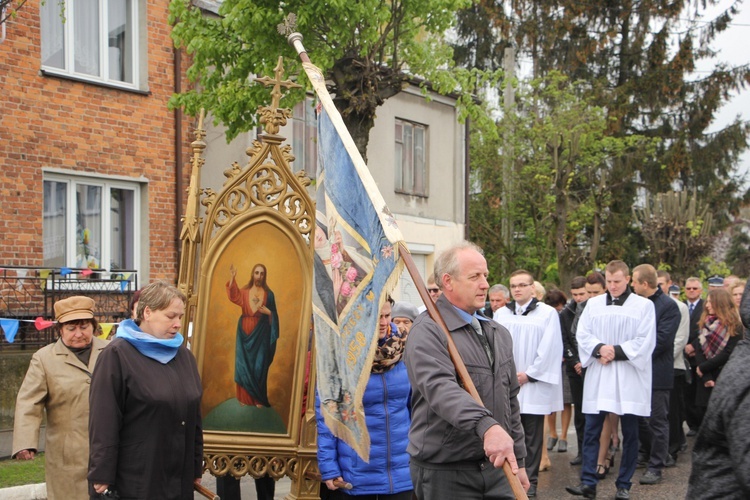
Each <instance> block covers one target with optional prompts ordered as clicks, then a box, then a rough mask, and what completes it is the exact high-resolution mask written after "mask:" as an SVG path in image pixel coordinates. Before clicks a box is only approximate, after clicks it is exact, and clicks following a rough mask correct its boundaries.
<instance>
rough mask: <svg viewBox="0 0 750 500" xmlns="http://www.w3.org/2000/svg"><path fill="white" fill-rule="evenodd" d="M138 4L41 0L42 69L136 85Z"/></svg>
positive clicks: (134, 1) (129, 0)
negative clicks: (42, 0) (43, 0)
mask: <svg viewBox="0 0 750 500" xmlns="http://www.w3.org/2000/svg"><path fill="white" fill-rule="evenodd" d="M138 3H139V2H138V0H61V1H59V2H58V1H54V0H51V1H50V0H48V1H46V2H42V4H41V23H42V67H43V69H44V70H45V71H49V72H51V73H57V74H64V75H70V76H75V77H78V78H83V79H87V80H93V81H98V82H101V83H110V84H115V85H119V86H126V87H136V86H137V83H138V74H137V73H138V45H137V40H138V24H137V23H136V21H135V20H137V19H139V16H138Z"/></svg>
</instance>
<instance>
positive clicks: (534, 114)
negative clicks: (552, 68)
mask: <svg viewBox="0 0 750 500" xmlns="http://www.w3.org/2000/svg"><path fill="white" fill-rule="evenodd" d="M589 90H590V86H589V85H588V84H585V83H583V82H577V83H571V82H570V81H569V80H568V79H567V78H566V77H565V76H564V75H562V74H560V73H559V72H551V73H550V74H549V75H548V76H547V77H546V78H540V79H536V80H532V81H530V82H529V81H524V82H522V83H521V84H520V85H519V97H518V101H519V102H520V103H523V105H522V106H521V107H520V109H519V110H518V113H516V114H512V115H511V114H508V115H506V116H504V117H503V119H502V120H501V121H500V122H499V124H498V127H499V129H500V130H499V133H498V136H506V131H509V132H510V134H509V135H510V136H511V137H512V144H510V145H504V147H505V149H503V153H502V154H506V152H507V151H512V154H513V160H514V167H513V169H514V171H513V178H514V181H513V186H512V188H511V189H512V192H513V201H512V203H510V204H509V208H508V210H510V211H511V212H512V214H511V215H512V217H511V220H513V221H514V225H513V228H512V233H513V234H514V235H515V237H514V241H513V244H512V245H511V247H510V248H509V247H507V246H505V245H504V243H503V241H502V238H501V237H500V235H499V232H498V231H497V228H498V227H499V222H498V221H499V220H502V218H503V217H504V216H505V215H506V214H504V213H503V207H502V203H501V202H500V196H501V193H502V190H501V189H499V187H500V186H501V185H502V174H501V159H500V157H501V155H497V154H495V155H494V156H495V157H496V158H497V159H496V160H495V161H491V159H492V157H493V148H495V149H494V151H497V150H498V148H500V147H503V145H502V142H501V141H499V140H498V141H487V143H486V145H485V144H474V148H473V150H474V151H476V152H480V151H481V153H480V154H481V155H482V156H481V161H479V162H477V161H474V162H473V163H474V164H475V165H477V172H478V177H479V179H480V182H481V186H482V190H481V193H480V194H479V195H478V196H477V197H475V198H474V199H473V200H472V204H471V207H470V210H471V220H472V222H473V224H472V231H473V232H472V235H471V236H472V239H475V240H476V241H477V242H478V243H480V244H481V245H483V246H484V247H485V248H487V249H492V251H491V252H488V253H490V254H491V255H493V258H492V259H490V260H488V264H489V265H490V268H491V270H492V272H493V276H508V274H509V273H510V272H511V271H513V270H514V269H516V268H519V267H520V268H525V269H528V270H529V271H531V272H532V273H534V275H535V276H537V277H539V278H541V279H547V278H548V277H547V276H545V275H546V274H547V273H548V272H549V271H550V270H552V269H554V270H556V272H557V274H558V279H559V280H560V281H561V283H562V285H563V286H564V287H567V286H568V284H569V283H570V280H571V279H572V278H573V277H574V276H575V275H576V274H581V273H583V270H585V269H591V267H592V266H593V264H594V262H596V260H597V256H598V254H599V236H600V234H601V232H602V227H606V225H607V224H608V223H609V222H610V221H609V218H610V217H609V214H610V209H611V206H612V199H613V197H612V196H611V190H610V189H602V186H614V185H616V184H615V183H616V182H618V181H617V180H616V179H614V178H612V176H611V171H612V168H611V164H612V162H613V161H615V160H622V159H623V158H627V156H628V155H634V154H637V155H640V154H643V152H644V151H648V149H649V148H650V149H651V150H653V142H654V141H649V140H647V139H645V138H643V137H640V136H631V137H627V138H615V137H609V136H607V135H606V131H607V119H606V111H605V110H604V109H602V108H599V107H596V106H593V105H591V103H590V102H589V99H588V98H587V97H586V96H587V94H588V92H589ZM497 255H500V256H504V257H505V261H506V262H501V261H500V260H499V259H498V258H497Z"/></svg>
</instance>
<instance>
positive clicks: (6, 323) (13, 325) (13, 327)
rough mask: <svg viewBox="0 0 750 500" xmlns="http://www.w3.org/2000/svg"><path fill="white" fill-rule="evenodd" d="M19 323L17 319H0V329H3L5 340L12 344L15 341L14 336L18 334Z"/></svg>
mask: <svg viewBox="0 0 750 500" xmlns="http://www.w3.org/2000/svg"><path fill="white" fill-rule="evenodd" d="M18 325H19V321H18V320H17V319H5V318H0V327H2V329H3V333H4V334H5V340H7V341H8V343H10V344H12V343H13V341H14V340H16V334H17V333H18Z"/></svg>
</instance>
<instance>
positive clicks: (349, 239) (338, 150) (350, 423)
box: [304, 63, 403, 460]
mask: <svg viewBox="0 0 750 500" xmlns="http://www.w3.org/2000/svg"><path fill="white" fill-rule="evenodd" d="M304 67H305V71H306V72H307V75H308V77H309V78H310V81H311V82H312V83H313V87H314V89H315V92H316V93H317V94H318V98H319V99H320V106H319V107H318V110H319V111H318V159H319V160H318V172H317V175H316V179H317V196H316V198H317V199H316V202H317V203H316V207H317V212H316V227H315V241H314V246H315V254H314V256H313V258H314V262H313V265H314V280H313V281H314V289H313V319H314V322H315V339H316V353H317V374H318V385H317V388H318V395H319V397H320V401H321V412H322V414H323V416H324V418H325V422H326V425H328V427H329V428H330V429H331V431H332V432H333V433H334V434H335V435H336V436H337V437H339V438H340V439H342V440H344V441H345V442H346V443H347V444H349V445H350V446H351V447H352V448H353V449H354V450H355V451H356V452H357V453H358V454H359V456H360V457H362V459H364V460H368V459H369V453H370V438H369V435H368V432H367V427H366V425H365V415H364V411H363V407H362V396H363V394H364V390H365V387H366V385H367V381H368V379H369V377H370V369H371V365H372V358H373V354H374V348H375V345H376V343H377V332H378V320H379V315H380V307H381V306H382V304H383V303H384V302H385V300H386V295H387V294H389V293H390V292H391V291H392V290H393V288H394V286H395V285H396V282H397V281H398V278H399V276H400V274H401V268H402V266H403V264H402V262H401V260H400V258H399V253H398V242H399V241H402V240H403V237H402V236H401V232H400V231H399V229H398V226H397V225H396V221H395V219H394V217H393V215H392V214H391V212H390V211H389V210H388V207H387V206H386V204H385V201H384V200H383V197H382V196H381V194H380V192H379V191H378V188H377V186H376V185H375V181H374V180H373V179H372V176H371V175H370V171H369V170H368V168H367V165H365V162H364V160H363V159H362V157H361V156H360V154H359V152H358V151H357V148H356V146H355V145H354V141H353V140H352V138H351V136H350V135H349V132H348V130H347V129H346V126H345V125H344V122H343V120H342V119H341V116H340V115H339V113H338V111H337V110H336V107H335V106H334V104H333V101H332V100H331V98H330V96H329V95H328V91H327V90H326V88H325V81H324V78H323V75H322V74H321V72H320V70H319V69H318V68H317V67H315V66H313V65H312V64H308V63H305V64H304Z"/></svg>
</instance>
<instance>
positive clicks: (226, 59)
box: [170, 0, 499, 157]
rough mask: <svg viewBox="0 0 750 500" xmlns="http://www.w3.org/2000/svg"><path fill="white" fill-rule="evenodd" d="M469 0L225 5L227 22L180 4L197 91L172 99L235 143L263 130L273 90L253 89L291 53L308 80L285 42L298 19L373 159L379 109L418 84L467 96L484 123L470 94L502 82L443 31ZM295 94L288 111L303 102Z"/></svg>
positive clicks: (181, 43) (234, 1) (465, 102)
mask: <svg viewBox="0 0 750 500" xmlns="http://www.w3.org/2000/svg"><path fill="white" fill-rule="evenodd" d="M469 3H470V0H416V1H414V0H409V1H404V0H394V1H389V2H383V1H381V0H358V1H348V0H347V1H342V0H334V1H331V0H291V1H287V2H284V3H283V4H279V2H277V1H269V0H261V1H258V0H225V1H224V2H222V3H221V7H220V9H219V12H218V14H219V15H218V16H207V15H205V13H203V12H201V10H200V9H198V8H195V7H192V6H190V3H189V2H188V1H187V0H172V3H171V4H170V13H171V17H170V21H171V22H172V23H173V25H174V28H173V31H172V36H173V38H174V41H175V44H176V45H177V46H178V47H184V48H185V49H186V50H187V52H188V54H190V55H191V56H192V63H191V66H190V68H189V69H188V71H187V74H188V77H189V79H190V80H192V81H194V82H196V84H197V85H196V86H195V87H194V88H193V89H191V90H188V91H187V92H184V93H182V94H180V95H175V96H174V97H173V98H172V100H171V105H172V106H182V107H184V108H185V109H186V111H187V113H189V114H196V113H197V111H198V110H199V109H200V108H205V109H207V110H209V111H210V112H211V113H212V115H213V116H214V117H215V119H216V120H217V121H219V122H221V123H223V124H224V125H226V127H227V138H228V140H230V139H232V138H234V137H235V136H237V134H239V133H240V132H244V131H247V130H250V129H252V128H253V127H255V126H256V124H257V116H256V113H257V108H258V106H259V105H263V104H267V101H268V99H269V97H268V91H267V90H266V89H264V88H262V87H261V86H259V85H254V84H253V82H252V78H253V75H263V74H270V73H271V72H272V70H273V68H274V66H275V65H276V63H277V59H278V57H279V55H285V56H286V61H285V67H286V70H287V72H288V73H290V74H299V75H300V77H299V79H300V82H299V83H304V81H305V79H304V74H303V72H301V68H300V63H299V61H298V57H297V55H296V53H295V52H294V49H292V48H291V47H290V46H289V45H288V44H287V41H286V38H285V37H283V36H281V35H279V33H278V32H277V25H279V24H280V23H281V22H282V21H283V20H284V16H285V15H286V14H287V13H295V14H296V16H297V31H299V32H300V33H302V34H303V35H304V43H305V48H306V49H307V51H308V53H309V54H310V57H311V59H312V61H313V63H314V64H315V65H316V66H318V67H320V68H321V70H322V71H323V73H324V75H325V76H326V79H327V81H328V86H329V90H330V92H331V93H332V94H333V95H334V102H335V104H336V107H337V108H338V109H339V111H340V112H341V115H342V117H343V119H344V122H345V123H346V125H347V128H348V129H349V132H350V133H351V134H352V137H353V139H354V142H355V143H356V145H357V148H358V149H359V151H360V153H361V154H362V155H363V157H366V154H365V153H366V151H367V142H368V139H369V132H370V129H371V128H372V126H373V124H374V120H375V115H376V110H377V108H378V106H380V105H381V104H383V102H384V101H385V100H386V99H388V98H389V97H392V96H394V95H396V94H398V93H399V92H400V91H401V90H402V89H403V88H405V86H406V85H407V84H408V82H410V81H413V80H414V79H415V77H419V78H421V79H422V80H421V81H422V83H423V84H424V82H426V81H429V82H430V85H431V88H432V89H434V90H437V91H438V92H442V93H448V92H458V93H459V105H461V106H462V109H463V112H464V114H465V115H466V114H470V115H471V116H473V117H474V118H475V120H477V121H478V122H479V123H481V122H482V121H483V120H486V118H483V112H482V111H481V109H480V108H479V107H478V106H477V103H475V101H473V100H472V98H471V96H470V95H468V94H464V93H462V92H463V91H472V90H474V89H475V88H476V87H478V86H483V85H486V81H493V80H496V79H497V78H498V76H499V75H498V74H487V73H483V72H479V71H476V70H473V69H461V68H455V65H454V63H453V60H452V50H451V47H450V46H449V45H447V44H446V43H444V41H443V33H445V32H446V30H448V29H449V28H450V27H451V26H452V25H453V24H454V22H455V13H456V11H457V10H458V9H459V8H462V7H466V6H467V5H469ZM303 92H304V91H303V90H298V91H296V92H292V93H291V94H290V96H291V97H290V100H287V101H285V104H286V105H287V106H291V105H292V104H293V103H295V102H298V101H299V100H300V99H302V98H303V95H304V94H303Z"/></svg>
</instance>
